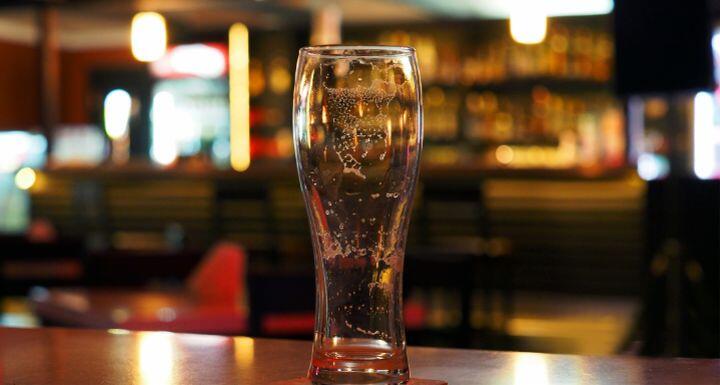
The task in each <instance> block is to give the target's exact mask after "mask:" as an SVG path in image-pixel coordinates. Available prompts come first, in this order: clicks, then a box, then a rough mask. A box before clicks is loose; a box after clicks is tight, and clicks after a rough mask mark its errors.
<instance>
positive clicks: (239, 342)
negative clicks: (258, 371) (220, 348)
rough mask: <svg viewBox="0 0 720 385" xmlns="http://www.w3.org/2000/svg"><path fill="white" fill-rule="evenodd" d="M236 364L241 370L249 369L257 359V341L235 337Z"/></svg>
mask: <svg viewBox="0 0 720 385" xmlns="http://www.w3.org/2000/svg"><path fill="white" fill-rule="evenodd" d="M234 347H235V362H237V364H238V366H239V367H241V368H249V367H250V366H252V364H253V359H254V357H255V341H253V339H252V338H249V337H235V339H234Z"/></svg>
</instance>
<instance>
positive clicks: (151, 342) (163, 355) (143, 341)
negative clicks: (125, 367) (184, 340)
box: [138, 332, 175, 385]
mask: <svg viewBox="0 0 720 385" xmlns="http://www.w3.org/2000/svg"><path fill="white" fill-rule="evenodd" d="M172 339H173V336H172V334H171V333H162V332H152V333H150V332H143V333H140V346H139V349H138V361H139V362H140V384H143V385H165V384H171V383H172V374H173V373H172V372H173V356H174V353H175V352H174V350H173V342H172Z"/></svg>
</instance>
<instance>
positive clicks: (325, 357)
mask: <svg viewBox="0 0 720 385" xmlns="http://www.w3.org/2000/svg"><path fill="white" fill-rule="evenodd" d="M420 93H421V90H420V80H419V74H418V70H417V63H416V59H415V51H414V49H412V48H409V47H382V46H319V47H307V48H303V49H301V50H300V56H299V58H298V64H297V71H296V78H295V94H294V103H293V104H294V105H293V126H294V140H295V156H296V160H297V167H298V173H299V177H300V186H301V188H302V191H303V194H304V198H305V204H306V207H307V212H308V216H309V220H310V226H311V231H312V241H313V248H314V254H315V272H316V286H317V289H316V310H315V315H316V320H315V337H314V343H313V352H312V360H311V364H310V370H309V374H308V376H309V378H310V379H311V380H312V381H313V382H314V383H317V384H402V383H404V382H406V381H407V380H408V378H409V371H408V365H407V357H406V353H405V327H404V323H403V312H402V271H403V257H404V253H405V240H406V237H407V228H408V222H409V219H410V208H411V205H412V199H413V193H414V190H415V182H416V180H417V172H418V161H419V157H420V151H421V148H422V105H421V97H420V96H421V95H420Z"/></svg>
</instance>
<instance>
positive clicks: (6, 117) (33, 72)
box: [0, 42, 40, 129]
mask: <svg viewBox="0 0 720 385" xmlns="http://www.w3.org/2000/svg"><path fill="white" fill-rule="evenodd" d="M0 58H2V59H1V60H0V129H28V128H30V127H34V126H37V125H38V124H40V111H39V106H40V94H39V91H40V77H39V73H40V68H39V63H40V59H39V54H38V50H37V49H36V48H35V47H32V46H29V45H22V44H17V43H9V42H0Z"/></svg>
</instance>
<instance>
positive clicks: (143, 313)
mask: <svg viewBox="0 0 720 385" xmlns="http://www.w3.org/2000/svg"><path fill="white" fill-rule="evenodd" d="M719 10H720V4H719V3H718V2H717V1H714V0H713V1H707V2H706V1H700V0H692V1H686V2H683V3H682V4H676V3H675V2H672V1H669V0H662V1H659V2H658V1H653V2H650V1H645V0H616V1H615V2H613V1H612V0H592V1H583V2H573V1H560V0H547V1H520V0H517V1H498V0H461V1H453V2H448V1H440V0H415V1H412V0H403V1H399V0H398V1H392V0H385V1H382V0H366V1H361V0H345V1H335V2H333V1H320V0H318V1H309V0H307V1H306V0H278V1H273V0H256V1H251V0H246V1H223V0H208V1H203V2H196V1H185V0H145V1H130V2H128V1H112V0H110V1H92V0H64V1H63V0H56V1H50V0H47V1H32V2H26V1H10V2H3V3H2V5H0V57H2V59H3V60H0V233H1V234H2V235H0V261H1V262H2V264H1V265H0V267H1V270H0V273H1V275H0V283H1V284H2V292H1V293H0V294H1V295H2V300H3V302H2V308H1V310H0V314H1V315H2V323H3V324H4V325H15V326H33V325H41V324H44V325H62V326H84V327H97V328H109V329H110V330H115V331H116V332H122V330H125V329H137V330H171V331H184V332H203V333H220V334H245V335H255V336H270V337H290V338H308V339H309V338H311V335H312V325H313V315H312V314H313V290H314V284H313V261H312V248H311V244H310V236H309V231H308V226H307V219H306V214H305V209H304V206H303V203H302V199H301V195H300V190H299V185H298V183H297V175H296V171H295V164H294V158H293V139H292V127H291V115H290V113H291V104H292V89H293V77H294V65H295V61H296V58H297V51H298V49H299V48H300V47H302V46H305V45H308V44H311V43H312V44H334V43H340V42H342V43H344V44H381V45H409V46H413V47H415V49H416V51H417V55H418V59H419V64H420V72H421V75H422V80H423V102H424V108H425V109H424V111H425V117H424V122H425V148H424V152H423V157H422V168H421V177H420V183H419V187H418V192H417V195H416V200H415V207H414V212H413V219H412V222H411V223H412V224H411V230H410V238H409V245H408V253H407V258H406V271H405V280H406V282H405V295H406V300H405V303H406V309H405V318H406V323H407V327H408V338H409V343H410V344H414V345H436V346H455V347H473V348H488V349H504V350H510V349H512V350H529V351H541V352H558V353H586V354H617V353H622V354H647V355H672V356H678V355H679V356H697V357H717V356H718V355H719V354H720V347H719V346H720V334H719V328H720V326H719V325H720V319H719V317H718V314H719V312H720V311H719V305H718V293H719V292H720V288H719V286H718V271H719V270H720V268H719V267H718V260H719V258H720V250H719V248H720V241H719V240H718V238H719V235H720V225H719V222H720V207H719V202H720V187H719V186H720V182H719V180H720V99H719V98H718V93H717V80H716V78H715V75H716V74H717V71H718V68H720V67H719V64H718V63H720V32H718V31H720V30H715V29H714V26H715V25H716V24H717V21H718V16H719V15H720V13H718V11H719Z"/></svg>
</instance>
